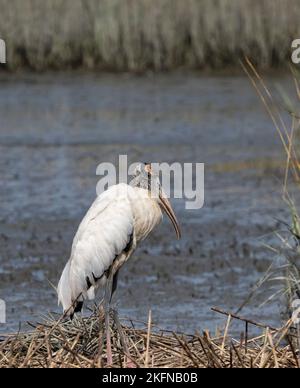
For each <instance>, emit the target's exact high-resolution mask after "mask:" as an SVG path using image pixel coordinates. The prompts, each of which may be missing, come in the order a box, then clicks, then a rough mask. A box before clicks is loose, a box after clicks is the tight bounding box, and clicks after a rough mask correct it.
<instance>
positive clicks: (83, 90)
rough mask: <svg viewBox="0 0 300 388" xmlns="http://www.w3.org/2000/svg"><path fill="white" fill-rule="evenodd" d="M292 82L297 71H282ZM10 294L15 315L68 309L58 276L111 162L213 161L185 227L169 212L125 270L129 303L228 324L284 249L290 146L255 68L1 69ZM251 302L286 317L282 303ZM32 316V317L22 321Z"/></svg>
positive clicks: (0, 157) (0, 216) (180, 323)
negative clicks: (101, 167) (177, 227)
mask: <svg viewBox="0 0 300 388" xmlns="http://www.w3.org/2000/svg"><path fill="white" fill-rule="evenodd" d="M283 81H284V82H286V81H285V80H283ZM0 117H1V122H0V198H1V201H0V298H1V299H4V300H5V301H6V304H7V324H5V325H0V331H1V332H7V331H12V330H15V329H17V328H18V327H19V322H25V321H35V320H40V316H41V315H42V314H45V313H46V312H47V311H60V310H59V308H58V307H57V300H56V294H55V291H54V289H53V287H52V285H51V284H54V285H56V284H57V282H58V279H59V276H60V273H61V271H62V269H63V267H64V264H65V262H66V260H67V259H68V255H69V252H70V246H71V242H72V238H73V236H74V233H75V231H76V228H77V226H78V224H79V222H80V219H81V218H82V216H83V215H84V213H85V212H86V210H87V208H88V207H89V205H90V203H91V202H92V200H93V198H94V197H95V187H96V183H97V179H98V178H97V176H96V173H95V171H96V167H97V165H98V164H99V163H100V162H104V161H106V162H108V161H111V162H115V161H116V160H117V158H118V155H119V154H128V157H129V161H130V162H134V161H158V162H162V161H166V162H172V161H179V162H202V163H205V206H204V208H203V209H201V210H197V211H187V210H185V208H184V201H183V200H176V201H174V206H175V210H176V213H177V214H178V218H179V220H180V223H181V227H182V232H183V238H182V240H181V241H179V242H177V241H175V239H174V237H175V236H174V232H173V229H172V227H171V225H170V224H169V223H168V222H167V220H165V221H164V223H163V224H162V225H161V226H160V228H158V229H157V230H156V231H155V232H154V233H153V235H152V236H151V237H150V238H149V239H148V240H147V241H146V242H145V243H144V244H143V245H142V246H141V247H140V248H139V249H138V251H137V252H136V254H135V256H134V258H132V260H130V262H129V263H128V265H126V268H124V269H123V270H122V274H121V276H120V282H119V290H118V306H119V309H120V310H121V315H125V316H129V317H130V318H132V319H140V320H147V314H148V311H149V309H151V310H152V315H153V319H154V321H155V322H156V323H157V324H158V325H160V326H162V327H164V328H172V329H178V330H185V331H190V332H193V331H194V330H196V329H197V330H203V329H207V328H208V329H211V330H214V329H215V328H216V327H217V326H218V325H220V324H222V323H223V322H224V319H223V318H220V317H219V316H218V315H216V314H215V313H213V312H211V310H210V308H211V307H212V306H218V307H221V308H223V309H225V310H234V309H235V308H236V307H237V306H238V305H239V304H241V303H242V302H243V300H244V299H245V298H246V296H247V295H248V292H249V289H250V287H251V286H252V285H253V284H254V283H255V282H256V281H257V280H258V279H259V278H260V277H261V276H262V274H263V272H264V271H265V270H266V268H267V267H268V266H269V264H270V261H271V260H272V258H273V257H272V253H271V252H270V251H269V250H267V249H266V248H265V247H264V246H263V243H273V241H274V236H273V234H272V231H273V230H275V229H276V228H277V227H278V225H277V223H276V221H275V219H274V217H277V218H280V217H281V218H283V217H285V214H286V211H285V207H284V204H283V203H282V202H281V185H282V173H281V172H280V169H279V167H280V166H281V162H282V161H283V160H284V155H283V150H282V147H281V145H280V142H279V140H278V138H277V136H276V134H275V130H274V128H273V127H272V124H271V122H270V120H269V118H268V117H267V115H266V114H265V112H264V110H263V108H262V107H261V104H260V102H259V100H258V98H257V96H256V95H255V92H254V91H253V89H252V87H251V85H250V83H249V81H248V80H247V79H246V78H243V77H201V76H198V75H195V74H191V75H180V74H179V75H160V76H149V77H134V76H127V75H101V76H91V75H80V74H75V75H72V76H71V75H68V74H59V75H57V74H53V75H51V74H50V75H40V76H33V75H20V76H17V77H11V76H7V75H2V76H1V79H0ZM263 297H264V296H263V295H262V296H260V297H258V298H256V299H255V302H253V303H252V304H251V305H250V306H248V307H246V308H245V310H244V312H243V314H244V315H248V316H250V317H252V318H254V319H259V320H260V321H265V322H268V323H270V324H273V325H277V324H279V321H280V313H279V307H278V305H277V304H276V303H272V304H269V305H267V306H265V307H263V308H258V305H259V304H260V302H261V300H262V298H263ZM22 327H24V328H25V327H26V326H25V325H24V324H23V326H22Z"/></svg>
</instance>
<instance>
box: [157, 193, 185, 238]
mask: <svg viewBox="0 0 300 388" xmlns="http://www.w3.org/2000/svg"><path fill="white" fill-rule="evenodd" d="M159 199H160V202H161V206H162V208H163V209H164V211H165V212H166V213H167V216H168V217H169V218H170V220H171V221H172V224H173V226H174V229H175V232H176V236H177V239H178V240H179V239H180V237H181V231H180V227H179V223H178V221H177V218H176V216H175V213H174V211H173V209H172V206H171V204H170V202H169V200H168V198H166V197H165V196H164V195H162V194H160V196H159Z"/></svg>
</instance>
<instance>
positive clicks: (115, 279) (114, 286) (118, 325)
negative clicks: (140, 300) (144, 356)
mask: <svg viewBox="0 0 300 388" xmlns="http://www.w3.org/2000/svg"><path fill="white" fill-rule="evenodd" d="M118 274H119V271H117V272H116V273H115V275H114V277H113V282H112V291H111V300H110V303H111V302H112V300H113V297H114V295H115V293H116V290H117V287H118ZM113 320H114V323H115V325H116V329H117V331H118V334H119V336H120V341H121V345H122V347H123V349H124V353H125V354H126V367H127V368H132V367H133V368H134V367H135V365H134V364H133V363H132V361H131V360H130V358H129V350H128V346H127V343H126V340H125V336H124V333H123V329H122V325H121V323H120V320H119V314H118V311H117V309H116V308H115V309H113Z"/></svg>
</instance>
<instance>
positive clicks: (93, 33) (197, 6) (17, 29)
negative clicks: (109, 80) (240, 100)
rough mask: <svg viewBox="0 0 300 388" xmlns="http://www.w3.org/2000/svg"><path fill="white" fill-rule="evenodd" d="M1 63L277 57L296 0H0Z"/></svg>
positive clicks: (176, 63)
mask: <svg viewBox="0 0 300 388" xmlns="http://www.w3.org/2000/svg"><path fill="white" fill-rule="evenodd" d="M0 7H1V8H0V9H1V12H0V38H2V39H4V40H5V41H6V45H7V61H8V63H7V68H8V69H10V70H16V69H19V68H30V69H33V70H47V69H67V68H83V69H94V68H96V69H105V70H114V71H145V70H147V69H154V70H167V69H173V68H178V67H184V68H189V69H199V68H222V69H223V68H224V67H226V66H238V65H239V59H240V58H242V57H243V56H244V55H247V56H249V57H250V58H251V59H252V61H253V62H254V63H256V64H257V65H259V66H260V67H265V68H268V67H271V66H278V65H281V64H284V63H285V61H286V59H287V58H288V57H289V56H290V53H291V48H290V47H291V42H292V40H293V39H295V38H300V23H299V20H300V2H299V1H298V0H43V1H40V0H10V1H9V2H8V1H6V0H0Z"/></svg>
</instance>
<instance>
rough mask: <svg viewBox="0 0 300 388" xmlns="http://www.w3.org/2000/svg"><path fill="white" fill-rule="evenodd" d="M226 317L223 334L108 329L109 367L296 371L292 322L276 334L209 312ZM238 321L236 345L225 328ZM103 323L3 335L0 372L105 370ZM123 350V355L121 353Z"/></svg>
mask: <svg viewBox="0 0 300 388" xmlns="http://www.w3.org/2000/svg"><path fill="white" fill-rule="evenodd" d="M215 311H218V312H221V313H222V314H225V315H226V316H227V323H226V325H225V329H224V333H223V334H222V335H219V336H218V337H212V336H211V335H210V334H209V333H208V332H204V333H202V334H199V333H196V334H194V335H188V334H182V333H175V332H168V331H162V330H159V329H157V328H155V327H154V326H153V325H152V323H151V316H149V320H148V323H146V324H144V325H143V324H141V323H139V324H138V326H137V325H136V324H134V323H132V322H131V324H128V323H127V324H125V323H122V325H121V330H122V336H123V340H125V342H126V346H124V343H122V340H121V338H120V335H119V333H120V331H119V330H120V328H119V330H117V328H116V327H115V326H114V325H112V327H111V334H112V351H113V365H111V367H116V368H121V367H124V366H126V365H128V362H130V363H131V366H134V367H137V368H138V367H155V368H157V367H167V368H171V367H172V368H177V367H183V368H194V367H196V368H207V367H212V368H276V367H278V368H297V367H299V354H297V351H296V350H295V348H294V346H293V341H292V340H291V338H292V336H293V335H294V334H293V329H292V322H291V321H288V322H287V323H286V324H285V325H284V326H283V327H282V328H280V329H276V328H271V327H267V326H266V325H261V324H258V323H255V322H253V321H250V320H247V319H245V318H241V317H238V316H235V315H231V314H230V313H226V312H223V311H221V310H218V309H215ZM236 319H238V320H240V321H244V323H245V332H244V333H243V334H242V336H241V338H240V339H238V340H236V339H233V338H231V336H230V327H231V323H232V322H233V321H234V320H236ZM250 325H255V326H257V327H259V328H261V330H262V332H261V335H260V336H257V337H255V338H249V326H250ZM104 338H105V335H104V319H103V316H102V315H101V314H99V313H93V314H92V315H91V316H90V317H85V318H77V319H76V320H75V321H65V322H63V321H61V320H56V319H55V318H53V317H50V318H48V319H47V320H46V321H45V322H44V323H41V324H38V325H36V326H35V328H34V330H33V331H31V332H28V333H17V334H14V335H9V336H6V337H4V338H3V339H2V341H1V342H0V368H8V367H13V368H24V367H27V368H29V367H30V368H83V367H84V368H101V367H107V366H108V365H107V359H106V347H105V341H104ZM125 349H126V350H125Z"/></svg>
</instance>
